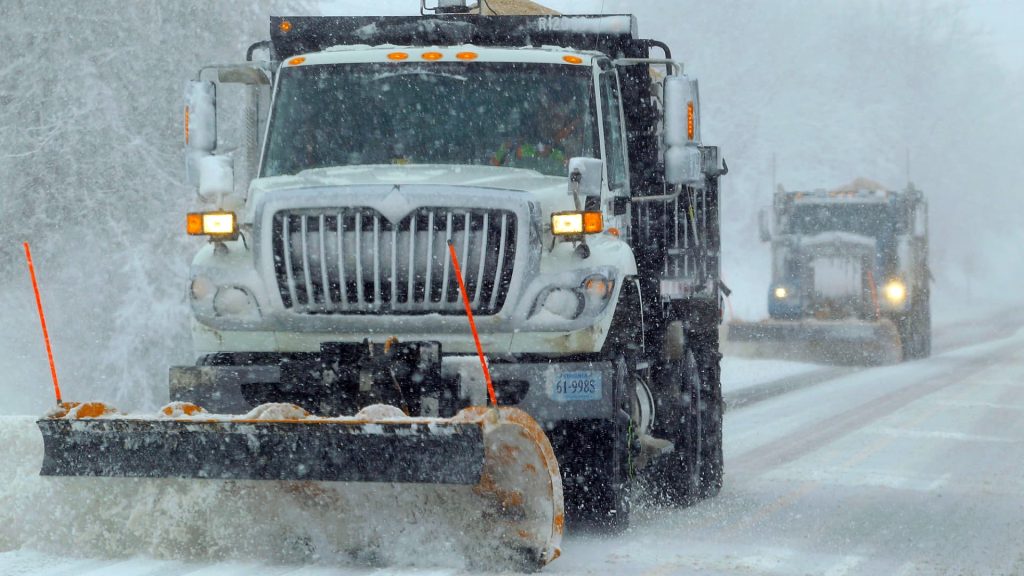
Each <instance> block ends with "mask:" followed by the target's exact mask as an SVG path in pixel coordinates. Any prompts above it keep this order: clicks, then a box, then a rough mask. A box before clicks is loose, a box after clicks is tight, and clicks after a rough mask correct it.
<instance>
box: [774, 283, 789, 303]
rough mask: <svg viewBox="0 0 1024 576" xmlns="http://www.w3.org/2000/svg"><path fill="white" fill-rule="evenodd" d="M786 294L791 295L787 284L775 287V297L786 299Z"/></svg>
mask: <svg viewBox="0 0 1024 576" xmlns="http://www.w3.org/2000/svg"><path fill="white" fill-rule="evenodd" d="M786 296H789V292H788V291H787V290H786V287H785V286H779V287H778V288H776V289H775V297H776V298H777V299H779V300H785V298H786Z"/></svg>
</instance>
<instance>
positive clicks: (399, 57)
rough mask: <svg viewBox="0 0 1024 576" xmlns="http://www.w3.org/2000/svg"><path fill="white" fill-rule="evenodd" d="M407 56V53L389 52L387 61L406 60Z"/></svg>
mask: <svg viewBox="0 0 1024 576" xmlns="http://www.w3.org/2000/svg"><path fill="white" fill-rule="evenodd" d="M408 59H409V54H408V53H407V52H390V53H388V60H408Z"/></svg>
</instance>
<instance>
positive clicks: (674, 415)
mask: <svg viewBox="0 0 1024 576" xmlns="http://www.w3.org/2000/svg"><path fill="white" fill-rule="evenodd" d="M655 379H656V386H657V392H656V393H655V395H656V400H655V403H656V421H655V426H654V435H655V436H657V437H659V438H666V439H669V440H671V441H672V443H673V444H674V445H675V449H674V450H673V451H672V452H671V453H670V454H665V455H663V456H661V457H660V458H658V459H657V460H655V461H653V462H651V464H650V465H649V472H648V477H649V479H650V482H649V484H650V485H651V488H652V489H653V490H654V492H655V495H656V496H657V497H658V499H659V500H661V501H663V502H664V503H666V504H672V505H689V504H692V503H694V502H696V501H697V500H698V499H699V498H700V492H701V468H702V466H703V464H702V463H703V459H704V453H705V450H704V446H703V444H704V442H703V440H704V438H703V436H704V435H703V433H702V425H701V410H700V406H701V385H700V378H699V372H698V370H697V365H696V362H695V360H694V358H693V354H692V353H691V352H690V351H686V352H685V355H684V356H683V357H682V358H680V359H672V360H665V361H663V362H661V363H660V365H659V366H658V369H657V370H656V373H655Z"/></svg>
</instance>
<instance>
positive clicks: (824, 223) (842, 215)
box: [787, 203, 894, 238]
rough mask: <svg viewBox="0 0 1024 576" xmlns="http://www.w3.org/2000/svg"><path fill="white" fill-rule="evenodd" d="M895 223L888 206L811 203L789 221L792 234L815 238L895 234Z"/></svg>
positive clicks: (877, 204)
mask: <svg viewBox="0 0 1024 576" xmlns="http://www.w3.org/2000/svg"><path fill="white" fill-rule="evenodd" d="M893 226H894V221H893V217H892V212H891V210H890V208H889V205H888V204H879V203H872V204H855V203H849V204H838V203H837V204H809V205H804V206H797V207H796V208H795V209H794V210H793V214H792V216H790V218H789V226H788V227H787V228H788V232H789V233H790V234H801V235H805V236H813V235H815V234H822V233H824V232H848V233H851V234H860V235H862V236H868V237H872V238H879V237H886V236H889V235H890V234H891V233H892V228H893Z"/></svg>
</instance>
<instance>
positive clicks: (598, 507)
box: [551, 357, 636, 534]
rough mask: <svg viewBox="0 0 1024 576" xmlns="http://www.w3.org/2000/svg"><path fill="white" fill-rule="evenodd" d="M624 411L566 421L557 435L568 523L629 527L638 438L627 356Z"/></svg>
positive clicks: (619, 371)
mask: <svg viewBox="0 0 1024 576" xmlns="http://www.w3.org/2000/svg"><path fill="white" fill-rule="evenodd" d="M615 364H616V378H615V384H614V387H615V388H614V393H615V397H616V399H617V400H616V404H617V405H618V407H619V408H618V414H617V415H616V417H615V418H612V419H609V420H582V421H576V422H569V423H566V424H565V425H564V426H562V427H559V428H558V429H556V430H555V431H553V432H552V434H551V442H552V445H553V446H554V447H555V454H556V455H558V459H559V461H558V465H559V468H560V469H561V472H562V487H563V490H564V494H565V510H566V515H567V519H568V522H569V523H570V524H572V525H578V526H582V527H584V528H586V529H590V530H596V531H600V532H604V533H609V534H617V533H620V532H622V531H624V530H625V529H626V528H628V527H629V515H630V487H631V485H632V479H631V471H630V467H631V463H632V455H633V453H634V451H635V450H634V445H635V444H636V441H635V438H633V437H632V419H631V416H630V414H632V398H633V394H628V393H627V388H626V384H627V383H628V382H631V379H630V373H629V371H628V370H627V364H626V361H625V359H624V358H622V357H620V358H618V359H617V360H616V361H615Z"/></svg>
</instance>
